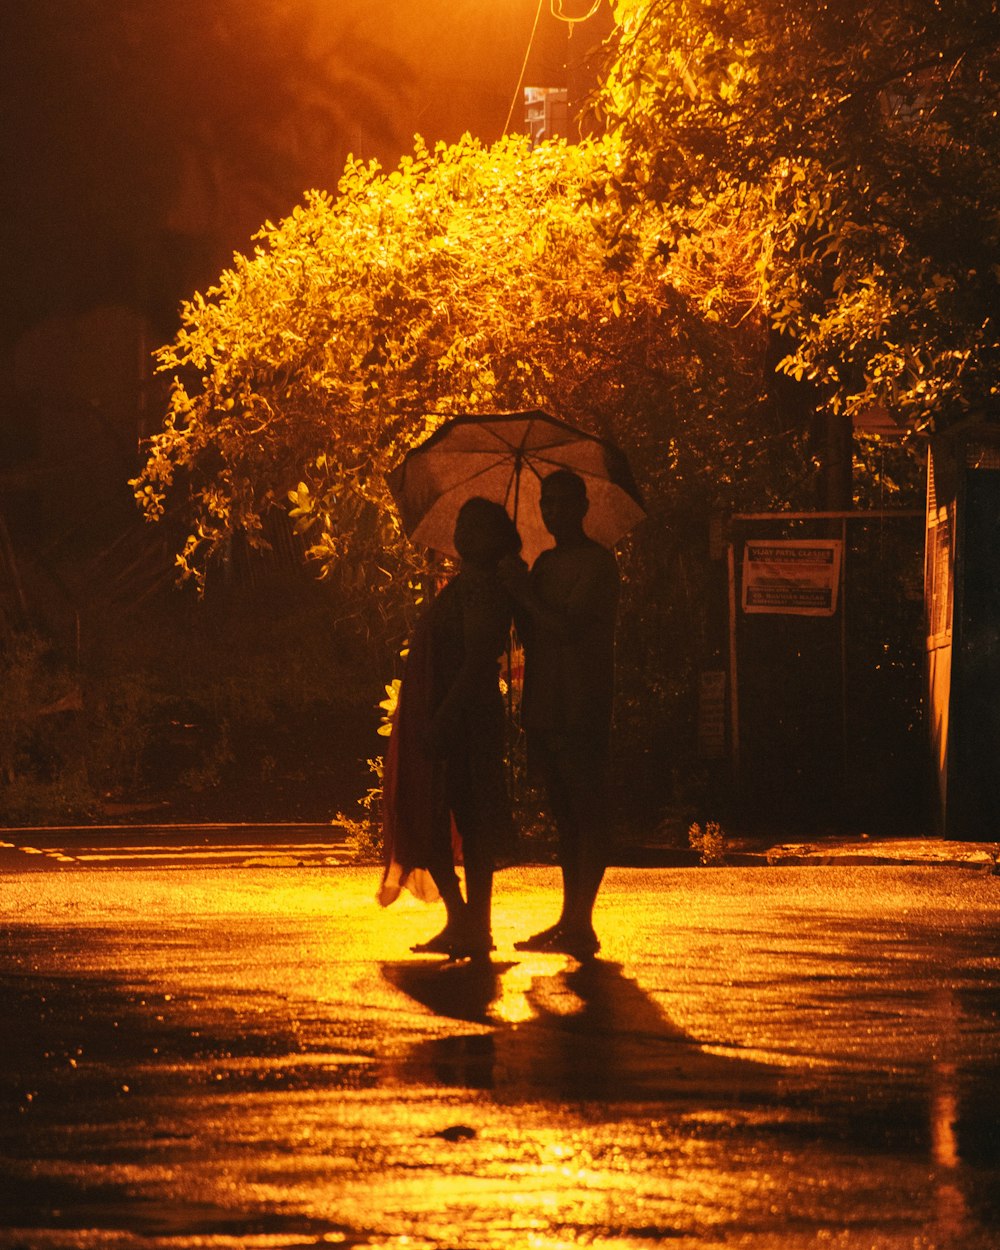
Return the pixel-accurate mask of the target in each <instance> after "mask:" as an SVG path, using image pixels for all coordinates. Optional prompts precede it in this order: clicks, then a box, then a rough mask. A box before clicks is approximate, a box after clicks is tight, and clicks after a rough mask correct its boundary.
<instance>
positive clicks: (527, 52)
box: [502, 0, 545, 134]
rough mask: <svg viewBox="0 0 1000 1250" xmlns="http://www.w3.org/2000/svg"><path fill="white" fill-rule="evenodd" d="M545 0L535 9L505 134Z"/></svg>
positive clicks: (522, 81) (504, 132) (504, 126)
mask: <svg viewBox="0 0 1000 1250" xmlns="http://www.w3.org/2000/svg"><path fill="white" fill-rule="evenodd" d="M544 3H545V0H538V8H537V9H536V10H535V20H534V23H533V24H532V27H531V34H530V36H529V37H528V46H527V47H526V48H525V50H524V62H523V64H522V65H521V72H520V74H518V76H517V86H516V87H515V88H514V96H513V98H512V99H511V102H510V108H509V109H508V110H507V120H506V121H505V122H504V124H503V132H502V133H503V134H506V133H507V127H508V126H509V125H510V119H511V118H512V117H513V116H514V105H515V104H516V103H517V101H518V97H519V96H520V95H521V91H522V88H523V84H524V74H525V71H526V70H527V68H528V57H529V56H531V49H532V45H533V44H534V42H535V32H536V31H537V30H538V19H539V18H540V17H541V16H542V5H543V4H544Z"/></svg>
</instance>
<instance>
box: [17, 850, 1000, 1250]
mask: <svg viewBox="0 0 1000 1250" xmlns="http://www.w3.org/2000/svg"><path fill="white" fill-rule="evenodd" d="M139 862H142V861H139ZM253 862H254V864H255V866H250V867H206V866H205V865H204V863H203V862H202V861H200V860H197V859H196V860H193V861H191V862H190V863H189V864H188V866H187V867H184V866H183V864H173V865H171V866H170V867H157V868H144V867H130V868H124V869H123V868H114V869H107V868H101V867H94V866H91V867H82V866H81V864H80V863H79V862H76V863H73V862H66V863H63V862H61V861H59V860H57V859H56V858H55V857H54V856H53V857H50V858H49V860H48V862H46V863H44V864H41V865H40V866H41V867H42V868H43V870H42V871H30V872H28V871H23V870H21V867H22V866H21V865H20V864H19V863H18V862H17V861H16V860H14V859H11V858H9V857H8V858H7V859H2V860H0V1029H2V1033H0V1178H5V1180H3V1181H2V1185H3V1191H2V1196H0V1247H27V1248H31V1250H36V1248H39V1250H40V1248H48V1247H59V1248H60V1250H62V1248H69V1247H72V1248H73V1250H77V1248H79V1250H89V1248H91V1247H114V1248H115V1250H118V1248H119V1247H143V1248H152V1250H160V1248H161V1247H162V1248H165V1247H170V1248H171V1250H188V1248H191V1247H227V1248H228V1247H241V1248H242V1247H248V1248H258V1247H260V1248H264V1247H267V1248H269V1250H270V1248H278V1250H289V1248H291V1247H320V1246H322V1247H326V1246H343V1247H356V1246H365V1247H399V1248H402V1247H407V1248H408V1250H413V1248H416V1250H424V1248H428V1250H429V1248H434V1250H438V1248H443V1247H448V1248H456V1250H457V1248H458V1247H531V1248H532V1250H535V1248H537V1250H551V1248H555V1247H570V1246H574V1247H575V1246H580V1245H598V1246H602V1247H644V1246H651V1245H660V1244H668V1245H671V1246H676V1247H681V1248H683V1250H688V1248H693V1247H699V1248H700V1247H714V1246H720V1247H721V1246H724V1247H738V1248H743V1247H746V1248H751V1247H752V1248H753V1250H762V1248H764V1247H767V1248H771V1247H775V1248H780V1250H799V1248H801V1250H806V1248H808V1250H813V1248H814V1247H826V1246H833V1247H845V1248H848V1250H861V1248H864V1250H869V1248H874V1250H883V1248H884V1250H897V1248H898V1250H903V1247H906V1250H913V1248H914V1247H941V1248H944V1247H952V1248H954V1250H979V1248H986V1247H990V1248H992V1247H996V1246H997V1245H1000V1186H998V1180H1000V1033H998V1029H997V1019H998V1016H997V1013H998V1010H1000V944H998V937H1000V912H998V908H997V904H998V900H1000V878H997V877H995V876H988V875H984V874H981V873H978V872H970V871H964V870H960V869H951V868H873V867H852V868H836V867H824V868H754V869H738V868H728V869H672V870H670V869H639V870H628V869H615V870H613V871H612V872H611V873H610V875H609V878H608V881H607V883H606V887H605V889H604V891H603V893H602V896H601V900H600V902H599V911H598V917H597V920H598V928H599V931H600V934H601V937H602V939H603V943H604V946H603V949H602V952H601V956H600V958H599V959H597V960H595V961H594V962H593V963H590V964H587V965H583V966H581V965H579V964H577V963H576V962H575V961H573V960H572V959H570V958H568V957H566V956H558V955H523V954H517V953H515V952H514V950H513V941H514V940H515V938H517V937H519V936H521V935H522V934H524V933H526V932H530V931H532V930H533V929H535V928H538V927H541V926H542V925H543V924H545V923H547V922H549V921H550V920H551V919H552V918H553V915H554V910H555V907H556V903H557V876H556V873H555V871H554V870H552V869H549V868H530V869H518V870H507V871H505V872H504V873H502V874H501V875H500V876H499V877H498V881H497V895H496V913H495V925H494V928H495V935H496V939H497V946H498V949H497V952H496V956H495V959H494V962H493V964H492V965H491V966H489V967H487V968H476V967H471V966H469V965H445V964H443V963H442V962H441V961H440V960H436V959H434V958H433V957H428V956H414V955H411V954H410V952H409V946H410V944H411V943H412V942H414V941H417V940H420V939H422V938H425V937H427V936H429V934H430V933H432V932H433V931H435V929H436V928H437V927H438V925H439V923H440V919H441V917H440V914H439V913H438V911H437V910H436V909H434V908H427V907H424V906H423V905H421V904H418V903H415V902H412V901H410V900H400V902H399V903H397V904H395V905H394V906H393V907H392V908H390V909H389V910H388V911H385V912H382V911H380V910H379V909H378V907H377V906H376V904H375V903H374V901H373V891H374V887H375V877H376V873H375V871H374V870H373V869H366V868H355V867H333V866H330V865H329V864H327V863H325V862H324V863H308V862H305V863H304V866H301V867H298V866H294V864H293V863H289V861H287V860H284V861H279V862H278V863H277V864H274V863H271V862H268V861H267V860H266V858H265V859H258V860H255V861H253Z"/></svg>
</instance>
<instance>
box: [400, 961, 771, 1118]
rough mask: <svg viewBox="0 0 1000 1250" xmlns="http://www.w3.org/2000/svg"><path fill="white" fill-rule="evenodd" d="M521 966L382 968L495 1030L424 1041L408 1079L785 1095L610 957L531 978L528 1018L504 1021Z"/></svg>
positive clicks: (427, 998)
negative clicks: (698, 1036)
mask: <svg viewBox="0 0 1000 1250" xmlns="http://www.w3.org/2000/svg"><path fill="white" fill-rule="evenodd" d="M515 967H516V965H514V964H484V965H476V964H433V963H428V962H426V961H420V962H417V961H411V962H403V963H393V964H383V965H382V973H383V976H384V977H385V978H386V980H387V981H389V982H390V983H391V984H392V985H394V986H395V987H396V988H397V989H399V990H402V991H403V992H404V993H405V994H407V995H409V997H411V998H413V999H415V1000H416V1001H417V1002H419V1003H421V1004H423V1005H424V1006H425V1007H428V1008H429V1009H430V1010H431V1011H433V1012H434V1013H435V1014H436V1015H439V1016H446V1017H449V1018H451V1019H455V1020H466V1021H468V1022H469V1023H472V1024H481V1025H482V1024H488V1025H490V1026H491V1027H490V1031H489V1032H488V1033H484V1032H482V1031H479V1030H477V1031H476V1032H474V1033H470V1034H467V1035H460V1036H446V1037H440V1038H429V1039H423V1040H421V1041H419V1042H417V1043H415V1044H414V1045H413V1046H412V1047H411V1048H410V1050H409V1052H408V1053H407V1054H406V1056H404V1058H403V1060H402V1062H401V1064H400V1075H401V1076H403V1075H404V1074H405V1077H408V1078H409V1079H410V1080H414V1081H421V1082H426V1083H432V1082H439V1083H441V1084H445V1085H452V1086H465V1087H467V1088H472V1089H482V1090H490V1091H491V1092H492V1093H493V1095H494V1097H495V1098H496V1099H497V1100H499V1101H504V1102H507V1101H510V1102H516V1101H518V1100H521V1099H524V1100H530V1101H539V1100H544V1099H554V1100H557V1101H564V1102H598V1103H628V1102H637V1101H661V1100H662V1101H674V1100H677V1099H686V1098H696V1099H698V1100H699V1102H701V1103H704V1102H705V1101H706V1100H710V1101H712V1100H714V1098H715V1097H719V1098H724V1099H725V1101H726V1102H727V1103H732V1102H733V1101H734V1100H735V1101H742V1100H745V1099H750V1100H757V1099H770V1098H773V1097H774V1095H775V1090H776V1086H777V1079H778V1075H779V1074H778V1073H777V1072H776V1071H775V1069H773V1068H771V1067H769V1066H767V1065H765V1064H761V1063H756V1062H753V1061H749V1060H743V1059H732V1058H726V1057H722V1056H717V1055H712V1054H709V1053H707V1052H706V1051H705V1050H704V1048H703V1047H702V1046H700V1045H699V1044H698V1043H697V1042H696V1041H695V1040H694V1039H693V1038H691V1037H690V1036H688V1035H687V1034H685V1033H684V1032H683V1031H682V1030H681V1029H679V1028H678V1027H677V1026H676V1025H674V1024H673V1023H672V1022H671V1021H670V1020H669V1019H668V1018H667V1017H666V1016H665V1015H664V1014H663V1012H662V1011H661V1010H660V1008H659V1007H658V1006H657V1005H656V1003H655V1002H654V1001H653V1000H652V999H651V998H650V997H649V995H648V994H646V993H645V992H644V991H643V990H642V989H641V988H640V987H639V986H638V985H637V984H636V983H635V981H633V980H631V979H630V978H629V977H626V976H624V975H623V972H622V968H621V965H620V964H616V963H611V962H608V961H606V960H597V959H595V960H590V961H588V962H586V963H583V964H579V965H577V966H575V967H570V968H565V969H560V970H558V971H555V972H551V973H549V972H538V973H534V974H532V975H531V977H530V981H529V982H528V983H527V984H526V985H525V987H524V989H523V1000H524V1006H523V1009H522V1011H521V1012H519V1013H518V1014H519V1015H523V1016H525V1017H526V1018H522V1019H517V1020H514V1021H510V1020H505V1019H504V1018H503V1008H504V1003H503V999H504V997H505V996H504V978H505V974H509V973H510V971H511V969H513V968H515ZM405 1077H404V1079H405Z"/></svg>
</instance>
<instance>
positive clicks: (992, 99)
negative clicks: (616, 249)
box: [602, 0, 1000, 429]
mask: <svg viewBox="0 0 1000 1250" xmlns="http://www.w3.org/2000/svg"><path fill="white" fill-rule="evenodd" d="M614 9H615V14H616V18H617V22H618V29H617V32H616V43H615V60H614V64H613V68H612V70H611V72H610V74H609V76H608V79H607V82H606V84H605V89H604V93H603V101H602V103H603V107H604V110H605V113H606V117H607V120H608V124H609V126H610V128H611V129H612V130H613V132H614V133H615V134H616V136H617V137H618V138H619V139H620V140H621V152H622V161H623V166H622V169H621V172H620V175H619V177H618V178H617V179H616V180H615V183H614V185H613V187H612V188H611V192H612V194H613V195H614V197H615V199H616V202H617V203H618V204H619V205H620V206H621V208H622V210H623V212H624V213H625V214H626V215H627V216H629V217H630V218H631V219H632V220H633V221H634V222H642V220H643V219H644V218H645V217H646V215H647V214H648V212H649V211H650V208H651V206H656V207H657V208H663V209H665V210H666V213H667V216H668V217H669V219H670V225H669V227H668V228H667V229H666V230H665V232H664V235H663V239H662V241H661V243H662V246H663V247H664V248H665V249H669V248H671V247H672V246H674V245H675V244H676V242H677V240H678V239H682V238H691V237H697V235H698V233H699V231H700V228H701V227H700V223H701V221H702V218H703V215H704V213H705V211H706V208H707V207H708V206H712V207H714V208H715V209H716V210H719V209H721V208H725V209H726V210H728V211H730V212H732V213H734V214H738V215H739V217H740V219H741V220H742V221H743V223H744V224H745V226H746V227H747V228H750V227H751V225H752V228H753V229H754V230H755V231H756V232H757V235H758V238H759V241H760V248H761V255H762V258H763V259H764V260H765V262H766V279H767V287H766V300H767V311H768V313H769V315H770V318H771V321H772V323H773V326H774V327H775V328H776V329H777V330H779V331H781V332H782V334H783V336H784V339H785V342H786V346H787V349H788V350H787V354H786V356H785V359H784V360H783V362H782V365H781V368H782V369H783V370H785V371H786V372H787V373H789V374H790V375H792V376H793V377H795V378H799V379H806V380H808V381H810V382H812V383H814V384H815V386H816V393H817V399H818V402H819V403H820V404H821V405H823V406H825V408H826V410H827V411H828V412H831V413H834V414H836V413H843V414H845V415H849V414H851V413H853V412H855V411H857V410H864V409H867V408H871V407H873V406H879V407H882V408H885V409H886V410H888V411H889V412H891V413H892V414H893V416H894V417H895V418H896V419H897V420H899V421H900V423H902V424H907V425H909V426H910V427H911V428H917V429H919V428H928V427H929V428H943V427H944V426H946V425H947V424H949V423H950V422H953V421H955V420H957V419H960V418H962V417H963V416H965V415H968V414H974V413H982V412H989V411H993V412H995V410H996V401H997V384H998V366H1000V331H998V321H997V310H998V308H1000V291H998V274H1000V267H998V266H1000V163H998V161H997V159H996V153H997V151H998V150H1000V14H998V6H997V5H996V3H995V2H994V0H947V2H946V3H945V2H943V0H879V3H874V2H871V0H828V2H826V3H815V4H803V3H802V2H801V0H745V2H743V3H740V4H736V5H732V4H730V5H726V4H721V3H708V2H702V0H615V3H614ZM635 241H636V240H634V239H633V238H631V237H630V235H629V233H628V232H627V231H624V232H623V234H622V236H621V243H622V244H623V245H625V246H629V245H632V244H634V243H635Z"/></svg>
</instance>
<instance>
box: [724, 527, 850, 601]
mask: <svg viewBox="0 0 1000 1250" xmlns="http://www.w3.org/2000/svg"><path fill="white" fill-rule="evenodd" d="M842 554H843V543H842V542H841V541H840V540H839V539H813V538H780V539H773V540H771V541H761V542H750V541H748V542H747V543H746V545H745V546H744V548H743V611H744V612H747V613H755V612H756V613H765V612H768V613H777V614H780V615H785V616H833V614H834V612H836V610H837V587H838V586H839V585H840V561H841V558H842Z"/></svg>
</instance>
